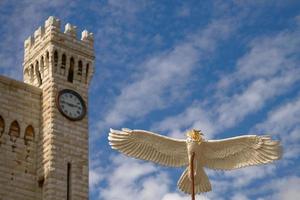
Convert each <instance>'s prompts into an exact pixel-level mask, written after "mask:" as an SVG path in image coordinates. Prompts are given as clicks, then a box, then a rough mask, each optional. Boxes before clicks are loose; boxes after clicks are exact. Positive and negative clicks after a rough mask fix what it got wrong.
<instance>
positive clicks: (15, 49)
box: [0, 0, 75, 79]
mask: <svg viewBox="0 0 300 200" xmlns="http://www.w3.org/2000/svg"><path fill="white" fill-rule="evenodd" d="M74 3H75V1H60V0H53V1H48V0H41V1H35V0H28V1H7V2H5V3H4V5H1V6H3V7H5V8H7V7H11V8H10V11H9V14H7V12H3V13H2V14H0V19H1V20H0V22H1V26H2V27H1V29H2V30H3V33H2V38H1V41H0V62H1V64H2V65H1V66H0V67H1V70H2V73H4V74H5V75H7V76H10V77H13V78H15V79H21V77H22V74H23V73H22V70H23V68H22V62H23V44H24V40H25V39H27V38H28V37H29V36H30V35H32V34H33V33H34V31H35V30H36V29H37V28H38V27H39V26H41V25H43V24H40V22H41V20H46V19H47V18H48V15H51V13H50V12H49V10H50V9H54V10H57V11H61V10H64V12H61V13H60V16H62V17H63V16H67V15H69V14H70V10H71V9H70V10H68V9H66V7H70V6H71V5H72V4H74ZM11 4H12V5H13V6H11ZM66 5H68V6H66ZM42 23H43V22H42ZM8 47H9V48H8Z"/></svg>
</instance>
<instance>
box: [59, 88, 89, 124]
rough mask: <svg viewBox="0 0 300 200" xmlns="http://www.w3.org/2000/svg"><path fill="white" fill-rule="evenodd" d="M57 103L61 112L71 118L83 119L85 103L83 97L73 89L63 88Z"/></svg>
mask: <svg viewBox="0 0 300 200" xmlns="http://www.w3.org/2000/svg"><path fill="white" fill-rule="evenodd" d="M56 103H57V107H58V110H59V111H60V112H61V114H62V115H63V116H65V117H66V118H68V119H70V120H73V121H75V120H81V119H82V118H83V117H84V116H85V113H86V106H85V103H84V101H83V99H82V97H81V96H80V95H79V94H78V93H77V92H75V91H73V90H69V89H64V90H61V91H60V92H59V93H58V95H57V101H56Z"/></svg>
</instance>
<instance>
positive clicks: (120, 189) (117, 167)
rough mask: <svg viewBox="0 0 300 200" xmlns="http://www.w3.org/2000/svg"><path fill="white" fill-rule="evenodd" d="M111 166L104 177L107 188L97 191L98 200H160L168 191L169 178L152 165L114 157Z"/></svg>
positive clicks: (122, 157)
mask: <svg viewBox="0 0 300 200" xmlns="http://www.w3.org/2000/svg"><path fill="white" fill-rule="evenodd" d="M111 165H112V166H113V167H111V168H110V169H109V170H108V171H107V172H106V175H105V181H106V182H107V187H105V188H101V189H100V190H99V198H100V199H104V200H106V199H115V200H123V199H124V198H126V199H143V200H152V199H161V198H162V197H163V196H164V194H165V193H167V191H168V190H169V184H170V178H169V177H168V175H167V174H166V172H163V171H162V172H161V171H160V170H159V168H157V167H156V166H154V165H153V164H150V163H144V162H141V161H137V160H134V159H130V158H126V157H124V156H116V157H114V158H112V162H111Z"/></svg>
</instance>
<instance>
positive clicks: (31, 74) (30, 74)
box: [29, 65, 33, 83]
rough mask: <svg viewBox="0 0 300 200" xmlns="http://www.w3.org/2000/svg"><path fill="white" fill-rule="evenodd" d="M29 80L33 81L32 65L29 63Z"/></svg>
mask: <svg viewBox="0 0 300 200" xmlns="http://www.w3.org/2000/svg"><path fill="white" fill-rule="evenodd" d="M29 76H30V82H31V83H32V82H33V65H30V69H29Z"/></svg>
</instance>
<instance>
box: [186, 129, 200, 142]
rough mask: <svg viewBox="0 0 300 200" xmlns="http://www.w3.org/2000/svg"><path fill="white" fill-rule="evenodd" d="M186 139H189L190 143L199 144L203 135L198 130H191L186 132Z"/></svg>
mask: <svg viewBox="0 0 300 200" xmlns="http://www.w3.org/2000/svg"><path fill="white" fill-rule="evenodd" d="M186 135H187V137H188V138H190V139H191V140H192V141H195V142H198V143H201V142H202V140H203V138H202V136H203V133H202V132H201V131H200V130H196V129H192V130H190V131H188V132H187V134H186Z"/></svg>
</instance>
